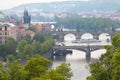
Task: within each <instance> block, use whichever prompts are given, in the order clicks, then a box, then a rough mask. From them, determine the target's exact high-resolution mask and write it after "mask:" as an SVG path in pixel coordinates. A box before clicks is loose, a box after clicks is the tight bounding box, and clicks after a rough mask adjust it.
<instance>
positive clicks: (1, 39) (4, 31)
mask: <svg viewBox="0 0 120 80" xmlns="http://www.w3.org/2000/svg"><path fill="white" fill-rule="evenodd" d="M17 30H18V28H17V27H16V26H15V25H14V24H12V23H4V22H0V43H5V41H6V39H7V38H8V37H12V38H14V39H15V40H17Z"/></svg>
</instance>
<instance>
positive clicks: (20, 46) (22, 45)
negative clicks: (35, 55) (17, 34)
mask: <svg viewBox="0 0 120 80" xmlns="http://www.w3.org/2000/svg"><path fill="white" fill-rule="evenodd" d="M27 44H28V42H27V41H26V40H21V41H20V42H19V43H18V45H17V50H18V51H19V52H24V46H25V45H27Z"/></svg>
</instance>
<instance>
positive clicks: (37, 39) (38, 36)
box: [33, 33, 45, 43]
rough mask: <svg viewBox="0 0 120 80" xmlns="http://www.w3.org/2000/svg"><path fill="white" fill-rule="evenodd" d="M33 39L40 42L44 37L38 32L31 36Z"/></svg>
mask: <svg viewBox="0 0 120 80" xmlns="http://www.w3.org/2000/svg"><path fill="white" fill-rule="evenodd" d="M33 41H38V42H40V43H43V42H44V41H45V37H44V36H43V35H41V34H40V33H36V34H35V35H34V37H33Z"/></svg>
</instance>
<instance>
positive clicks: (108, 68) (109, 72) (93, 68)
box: [87, 33, 120, 80]
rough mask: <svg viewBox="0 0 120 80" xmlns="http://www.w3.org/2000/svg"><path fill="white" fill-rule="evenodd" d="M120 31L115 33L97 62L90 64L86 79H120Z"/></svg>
mask: <svg viewBox="0 0 120 80" xmlns="http://www.w3.org/2000/svg"><path fill="white" fill-rule="evenodd" d="M119 35H120V33H117V34H115V36H114V37H113V39H112V45H111V46H106V47H105V48H106V53H105V54H103V55H102V56H101V57H100V59H99V60H98V61H97V62H94V63H91V64H90V72H91V76H89V77H88V78H87V80H120V77H119V76H120V46H119V39H120V36H119Z"/></svg>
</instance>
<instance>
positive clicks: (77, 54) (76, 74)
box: [52, 49, 105, 80]
mask: <svg viewBox="0 0 120 80" xmlns="http://www.w3.org/2000/svg"><path fill="white" fill-rule="evenodd" d="M102 53H105V50H104V49H102V50H97V51H94V52H91V61H90V62H93V61H96V60H97V59H98V58H99V57H100V55H101V54H102ZM63 62H66V63H70V64H71V69H72V72H73V77H72V79H71V80H85V79H86V77H87V76H89V75H90V73H89V70H88V68H87V67H88V63H87V62H86V58H85V52H82V51H78V50H73V54H72V55H70V54H69V55H67V56H66V59H65V57H64V58H63V57H62V56H61V57H55V60H53V65H52V67H53V68H54V67H56V66H58V65H60V64H61V63H63Z"/></svg>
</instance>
